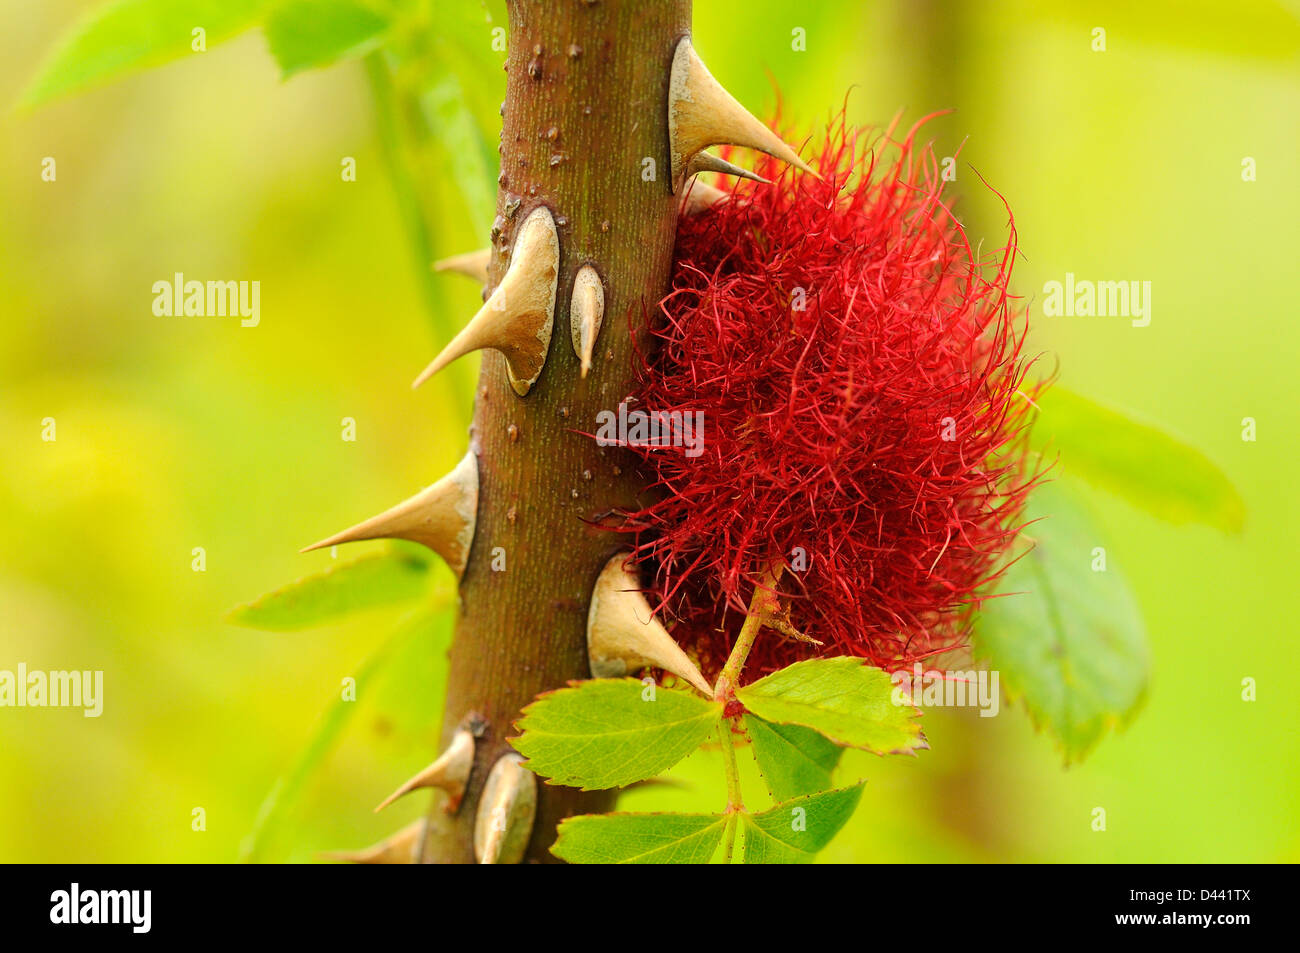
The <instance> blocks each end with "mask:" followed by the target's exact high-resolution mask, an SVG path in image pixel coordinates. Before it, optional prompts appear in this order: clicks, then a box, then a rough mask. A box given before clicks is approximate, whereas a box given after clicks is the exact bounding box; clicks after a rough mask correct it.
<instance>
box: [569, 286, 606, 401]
mask: <svg viewBox="0 0 1300 953" xmlns="http://www.w3.org/2000/svg"><path fill="white" fill-rule="evenodd" d="M604 317H605V288H604V286H603V285H602V284H601V283H600V275H598V274H596V269H595V268H593V267H591V265H583V266H582V267H581V268H580V269H578V276H577V277H576V278H574V279H573V294H572V295H571V296H570V298H569V335H570V337H572V339H573V353H574V354H576V355H578V360H580V361H582V376H583V377H586V376H587V371H589V370H591V354H592V351H593V350H594V349H595V346H596V336H597V335H599V334H600V324H601V321H602V320H603V319H604Z"/></svg>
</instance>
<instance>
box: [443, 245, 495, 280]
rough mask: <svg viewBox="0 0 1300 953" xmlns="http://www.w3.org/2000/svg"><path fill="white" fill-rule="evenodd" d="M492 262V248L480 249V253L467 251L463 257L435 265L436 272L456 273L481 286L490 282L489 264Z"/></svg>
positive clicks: (445, 260) (456, 256)
mask: <svg viewBox="0 0 1300 953" xmlns="http://www.w3.org/2000/svg"><path fill="white" fill-rule="evenodd" d="M491 260H492V249H491V248H480V249H479V250H478V251H467V252H465V253H464V254H463V255H452V256H451V257H450V258H442V259H440V260H438V261H435V262H434V263H433V270H434V271H454V272H456V273H457V274H460V275H467V276H469V277H470V278H473V279H475V280H476V281H477V282H478V283H479V284H481V285H485V284H487V282H488V263H489V262H490V261H491Z"/></svg>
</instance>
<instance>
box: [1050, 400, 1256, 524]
mask: <svg viewBox="0 0 1300 953" xmlns="http://www.w3.org/2000/svg"><path fill="white" fill-rule="evenodd" d="M1037 403H1038V406H1039V409H1040V411H1041V412H1040V414H1039V417H1038V421H1037V422H1036V423H1035V425H1034V427H1033V429H1032V431H1031V435H1032V440H1033V442H1034V445H1035V446H1036V447H1037V448H1038V449H1040V450H1043V451H1044V452H1045V453H1046V454H1048V455H1051V454H1052V453H1053V452H1055V451H1060V454H1061V468H1062V470H1063V471H1064V472H1065V473H1067V474H1069V475H1071V476H1077V477H1082V478H1083V479H1084V480H1087V481H1088V482H1089V483H1092V484H1094V485H1096V486H1098V487H1100V488H1102V489H1105V490H1109V491H1111V492H1112V493H1117V494H1119V495H1120V496H1122V497H1124V498H1125V499H1127V500H1129V501H1130V502H1132V503H1134V504H1136V505H1137V506H1140V507H1142V508H1143V509H1145V510H1147V511H1149V512H1151V513H1153V514H1154V515H1156V516H1158V517H1160V518H1161V519H1165V520H1169V521H1170V522H1172V523H1187V522H1197V523H1206V524H1208V525H1210V526H1213V527H1216V528H1217V529H1221V530H1224V531H1226V532H1237V531H1239V530H1240V529H1241V526H1242V522H1243V520H1244V519H1245V505H1244V504H1243V503H1242V501H1241V497H1240V496H1239V495H1238V493H1237V490H1236V488H1234V487H1233V485H1232V483H1231V482H1230V481H1229V480H1228V478H1227V477H1226V476H1224V474H1223V472H1222V471H1221V470H1220V469H1219V468H1218V467H1216V466H1215V465H1214V464H1213V463H1212V462H1210V460H1209V458H1208V457H1206V456H1205V454H1203V453H1201V452H1200V451H1199V450H1196V449H1195V448H1193V447H1189V446H1187V445H1186V444H1184V443H1180V442H1179V441H1177V440H1175V439H1174V438H1173V437H1171V436H1169V435H1168V434H1166V433H1163V432H1162V431H1160V430H1157V429H1156V428H1154V427H1149V426H1147V425H1145V424H1140V423H1138V422H1136V421H1134V420H1130V419H1129V418H1128V417H1125V416H1124V415H1123V414H1120V413H1118V412H1116V411H1114V410H1110V409H1109V408H1106V407H1102V406H1101V405H1100V404H1095V403H1093V402H1092V401H1090V400H1087V399H1085V398H1083V397H1080V396H1079V395H1077V394H1072V393H1070V392H1069V391H1067V390H1063V389H1062V388H1060V387H1051V388H1049V389H1048V390H1047V391H1046V392H1045V393H1043V394H1042V395H1041V396H1040V397H1039V398H1038V399H1037Z"/></svg>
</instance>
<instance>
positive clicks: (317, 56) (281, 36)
mask: <svg viewBox="0 0 1300 953" xmlns="http://www.w3.org/2000/svg"><path fill="white" fill-rule="evenodd" d="M388 26H389V20H388V18H387V17H385V16H383V15H382V14H380V13H378V12H377V11H375V10H374V9H372V8H371V7H370V6H368V5H366V4H364V3H358V2H356V0H287V2H285V3H282V4H281V5H279V6H277V7H276V8H275V9H274V10H272V11H271V15H270V16H269V17H267V20H266V42H267V44H268V45H269V46H270V47H271V55H272V56H274V57H275V61H276V62H277V63H279V64H280V70H281V72H282V73H283V75H284V77H285V78H286V79H287V78H288V77H290V76H292V75H293V74H294V73H298V72H301V71H303V70H307V69H314V68H316V67H319V66H328V65H329V64H331V63H334V62H336V61H338V60H341V59H351V58H353V57H357V56H363V55H364V54H366V53H368V52H370V51H371V50H373V49H374V48H375V47H376V46H378V45H379V43H380V42H381V41H382V39H383V33H384V31H385V30H387V29H388Z"/></svg>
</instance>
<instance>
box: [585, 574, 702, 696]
mask: <svg viewBox="0 0 1300 953" xmlns="http://www.w3.org/2000/svg"><path fill="white" fill-rule="evenodd" d="M626 559H627V553H619V554H617V555H615V556H614V557H613V558H612V559H610V561H609V562H607V563H606V564H605V568H604V569H602V570H601V573H600V576H599V577H598V578H597V579H596V586H595V588H594V589H592V592H591V608H590V609H589V610H588V612H587V660H588V662H589V663H590V665H591V674H592V675H594V676H595V677H596V678H613V677H617V676H620V675H627V674H628V673H629V672H634V671H636V670H637V669H641V668H662V669H663V670H664V671H667V672H672V673H673V674H674V675H676V676H677V677H678V678H681V679H684V680H685V681H687V682H690V683H691V685H693V686H695V687H696V688H697V689H699V690H700V691H701V692H703V693H704V694H705V695H708V696H709V697H712V696H713V689H712V688H711V687H710V686H709V683H708V682H707V681H705V679H704V676H703V675H701V674H700V670H699V668H697V667H696V665H695V663H694V662H692V661H691V660H690V658H689V657H688V656H687V655H686V653H685V652H683V651H682V649H681V646H679V645H678V644H677V642H676V641H675V640H674V639H673V637H672V635H670V634H669V632H668V630H667V629H666V628H664V626H663V623H661V622H660V621H659V620H658V619H657V618H656V617H655V616H654V615H653V614H652V613H651V611H650V603H649V602H647V601H646V597H645V596H644V595H643V594H642V592H641V582H640V580H639V579H637V577H636V576H635V575H634V574H633V573H631V572H629V571H628V570H627V568H626V567H625V566H624V562H625V560H626Z"/></svg>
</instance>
